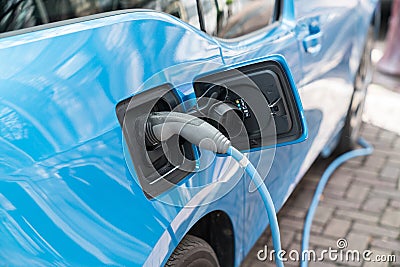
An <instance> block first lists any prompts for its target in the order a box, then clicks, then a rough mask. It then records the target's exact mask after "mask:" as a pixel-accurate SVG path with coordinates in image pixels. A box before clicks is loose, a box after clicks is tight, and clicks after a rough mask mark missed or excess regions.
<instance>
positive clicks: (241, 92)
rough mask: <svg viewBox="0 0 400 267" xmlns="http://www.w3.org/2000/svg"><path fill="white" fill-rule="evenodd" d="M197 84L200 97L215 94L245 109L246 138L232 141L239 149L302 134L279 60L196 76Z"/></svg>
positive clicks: (222, 100) (287, 82)
mask: <svg viewBox="0 0 400 267" xmlns="http://www.w3.org/2000/svg"><path fill="white" fill-rule="evenodd" d="M193 87H194V91H195V94H196V97H197V98H198V99H201V98H202V97H205V98H215V99H216V100H218V101H221V102H224V103H229V104H231V105H235V106H236V107H237V109H238V110H240V111H241V112H242V118H243V119H242V121H243V125H244V127H245V129H246V131H247V137H246V140H243V139H240V138H237V140H232V139H231V141H232V145H233V146H235V147H237V148H239V149H248V148H258V147H263V146H268V145H273V144H278V143H283V142H289V141H292V140H296V139H297V138H299V133H301V131H300V129H301V121H300V120H299V119H298V118H299V117H300V116H299V114H300V113H299V111H298V109H297V106H296V103H295V99H294V97H293V93H292V92H291V90H293V88H292V87H291V84H290V82H289V80H288V78H287V74H286V73H285V71H284V69H283V67H282V66H281V65H280V64H279V63H278V62H276V61H273V60H268V61H263V62H258V63H255V64H251V65H246V66H243V67H238V68H236V69H228V70H224V71H221V72H217V73H212V74H208V75H205V76H202V77H199V78H198V79H196V80H195V81H194V83H193ZM260 93H261V94H260ZM246 99H247V100H246ZM248 100H253V101H250V102H249V101H248ZM260 103H261V104H260ZM265 103H266V104H267V105H265ZM265 107H267V108H265ZM255 115H257V116H255ZM257 118H261V119H262V120H260V119H257ZM232 123H234V122H232ZM271 124H273V127H272V126H271Z"/></svg>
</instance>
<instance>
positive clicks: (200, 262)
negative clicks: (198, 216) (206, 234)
mask: <svg viewBox="0 0 400 267" xmlns="http://www.w3.org/2000/svg"><path fill="white" fill-rule="evenodd" d="M165 266H168V267H172V266H173V267H219V263H218V258H217V255H216V254H215V252H214V250H213V249H212V247H211V246H210V245H209V244H208V243H207V242H206V241H204V240H203V239H201V238H198V237H195V236H192V235H187V236H185V238H184V239H183V240H182V241H181V242H180V243H179V245H178V247H177V248H176V249H175V251H174V252H173V253H172V255H171V256H170V257H169V259H168V261H167V263H166V264H165Z"/></svg>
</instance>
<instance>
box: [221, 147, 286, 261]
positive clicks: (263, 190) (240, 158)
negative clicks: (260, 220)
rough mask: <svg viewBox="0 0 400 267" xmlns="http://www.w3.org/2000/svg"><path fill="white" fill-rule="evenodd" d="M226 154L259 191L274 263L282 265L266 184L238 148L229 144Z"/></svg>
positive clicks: (274, 212)
mask: <svg viewBox="0 0 400 267" xmlns="http://www.w3.org/2000/svg"><path fill="white" fill-rule="evenodd" d="M227 154H228V155H230V156H232V158H234V159H235V160H236V161H237V162H238V163H239V164H240V166H241V167H242V168H244V170H245V172H246V173H247V174H248V175H249V176H250V178H251V180H252V181H253V183H254V184H255V186H256V188H257V190H258V192H260V195H261V198H262V200H263V202H264V205H265V208H266V210H267V215H268V220H269V225H270V228H271V234H272V243H273V245H274V250H275V263H276V266H278V267H284V265H283V261H282V258H281V254H280V251H282V247H281V235H280V232H279V225H278V218H277V217H276V211H275V206H274V202H273V201H272V198H271V194H270V193H269V191H268V189H267V186H266V185H265V184H264V181H263V180H262V178H261V176H260V174H259V173H258V172H257V170H256V168H254V165H253V164H251V162H250V161H249V160H248V159H247V158H246V156H244V155H243V154H242V153H241V152H240V151H239V150H237V149H236V148H234V147H232V146H231V147H229V148H228V151H227Z"/></svg>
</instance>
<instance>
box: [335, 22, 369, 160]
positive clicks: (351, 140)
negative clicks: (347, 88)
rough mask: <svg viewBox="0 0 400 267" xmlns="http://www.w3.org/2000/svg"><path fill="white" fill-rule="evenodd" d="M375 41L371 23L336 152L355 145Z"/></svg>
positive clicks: (346, 149)
mask: <svg viewBox="0 0 400 267" xmlns="http://www.w3.org/2000/svg"><path fill="white" fill-rule="evenodd" d="M374 42H375V28H374V25H371V26H370V27H369V29H368V35H367V40H366V42H365V46H364V51H363V54H362V57H361V61H360V65H359V67H358V70H357V74H356V78H355V80H354V92H353V95H352V98H351V102H350V103H351V104H350V107H349V110H348V111H347V116H346V120H345V124H344V127H343V130H342V134H341V137H340V141H339V143H338V146H337V148H336V153H337V154H342V153H344V152H347V151H349V150H351V149H353V148H354V147H355V145H356V144H357V140H358V138H359V136H360V128H361V125H362V113H363V111H364V105H365V98H366V95H367V89H368V85H369V84H370V82H371V81H372V74H373V64H372V59H371V52H372V49H373V46H374Z"/></svg>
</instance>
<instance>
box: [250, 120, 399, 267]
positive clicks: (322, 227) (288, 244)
mask: <svg viewBox="0 0 400 267" xmlns="http://www.w3.org/2000/svg"><path fill="white" fill-rule="evenodd" d="M362 136H363V137H365V138H366V139H367V140H368V141H369V142H370V143H372V144H373V146H374V147H375V151H374V153H373V155H371V156H369V157H368V158H357V159H353V160H350V161H349V162H348V163H345V164H344V165H342V166H341V167H340V168H339V169H338V170H337V171H336V172H335V173H334V175H333V176H332V177H331V179H330V181H329V183H328V185H327V187H326V189H325V191H324V194H323V197H322V199H321V202H320V205H319V208H318V210H317V213H316V216H315V218H314V223H313V228H312V231H311V233H312V236H311V240H310V249H315V250H316V251H317V253H320V252H321V250H322V249H328V248H329V247H332V249H337V244H336V242H337V240H338V239H339V238H345V239H346V240H347V242H348V247H347V248H346V250H350V249H358V250H359V251H364V250H366V249H369V250H371V251H372V252H373V254H372V256H371V258H374V256H375V255H396V256H397V262H396V263H377V262H369V263H368V262H351V263H349V262H340V261H339V262H336V263H333V262H331V261H329V260H325V261H324V262H319V263H310V266H328V267H329V266H365V267H367V266H400V136H399V135H398V134H395V133H392V132H390V131H386V130H383V129H380V128H377V127H374V126H372V125H369V124H364V125H363V130H362ZM331 160H332V159H319V160H318V161H317V162H316V163H315V164H314V165H313V167H312V168H311V169H310V170H309V172H308V173H307V174H306V175H305V177H304V178H303V180H302V181H301V182H300V184H299V185H298V187H297V188H296V190H295V191H294V193H293V195H292V196H291V197H290V198H289V200H288V202H287V203H286V204H285V206H284V207H283V209H282V210H281V211H280V212H279V214H278V220H279V222H280V227H281V231H282V233H281V235H282V248H283V249H284V250H286V251H291V250H297V251H300V240H301V238H302V236H301V231H302V229H303V220H304V217H305V214H306V211H307V208H308V206H309V203H310V201H311V197H312V195H313V193H314V189H315V186H316V184H317V182H318V179H319V178H320V176H321V175H322V173H323V171H324V170H325V167H326V166H327V164H329V162H330V161H331ZM269 237H270V232H269V231H267V232H266V233H264V235H263V236H262V237H261V238H260V239H259V240H258V242H257V243H256V245H255V246H254V248H253V249H252V251H251V252H250V253H249V255H248V257H247V259H246V260H245V262H244V263H243V265H242V266H243V267H247V266H274V264H273V263H271V262H268V261H265V262H261V261H259V260H258V259H257V252H258V251H259V250H260V249H263V248H264V246H265V245H266V244H268V247H269V248H272V246H271V242H270V240H268V238H269ZM293 255H295V254H293ZM317 255H318V254H317ZM285 265H286V266H298V263H296V262H290V261H289V262H288V263H286V264H285Z"/></svg>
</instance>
